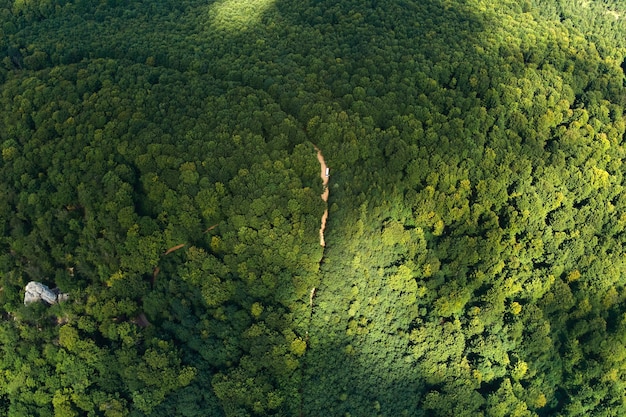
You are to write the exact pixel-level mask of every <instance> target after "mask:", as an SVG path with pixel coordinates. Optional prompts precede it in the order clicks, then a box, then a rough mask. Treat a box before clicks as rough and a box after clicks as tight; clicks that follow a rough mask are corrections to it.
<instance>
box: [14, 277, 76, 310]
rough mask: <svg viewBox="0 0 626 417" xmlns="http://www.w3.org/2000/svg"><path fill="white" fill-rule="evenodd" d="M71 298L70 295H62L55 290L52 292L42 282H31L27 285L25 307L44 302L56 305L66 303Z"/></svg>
mask: <svg viewBox="0 0 626 417" xmlns="http://www.w3.org/2000/svg"><path fill="white" fill-rule="evenodd" d="M68 297H69V295H68V294H63V293H60V291H59V290H58V289H57V288H55V289H54V290H51V289H50V288H48V286H47V285H44V284H42V283H41V282H37V281H31V282H29V283H28V284H26V292H25V293H24V305H28V304H30V303H34V302H36V301H40V300H43V301H45V302H46V303H48V304H56V303H57V302H59V301H65V300H67V298H68Z"/></svg>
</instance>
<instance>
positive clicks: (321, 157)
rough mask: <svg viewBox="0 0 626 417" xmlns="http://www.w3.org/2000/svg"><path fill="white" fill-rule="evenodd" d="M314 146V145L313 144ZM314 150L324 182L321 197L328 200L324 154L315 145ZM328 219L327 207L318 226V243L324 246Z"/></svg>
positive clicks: (328, 191)
mask: <svg viewBox="0 0 626 417" xmlns="http://www.w3.org/2000/svg"><path fill="white" fill-rule="evenodd" d="M313 146H315V145H313ZM315 150H316V151H317V160H318V161H319V162H320V177H321V178H322V183H323V184H324V192H323V193H322V195H321V197H322V200H324V201H325V202H328V195H329V194H330V190H329V189H328V179H329V177H327V176H326V170H327V169H328V167H327V166H326V161H325V160H324V155H322V151H320V149H319V148H318V147H317V146H315ZM327 219H328V208H326V210H324V214H323V215H322V224H321V226H320V245H322V246H326V242H324V229H325V228H326V220H327Z"/></svg>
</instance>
